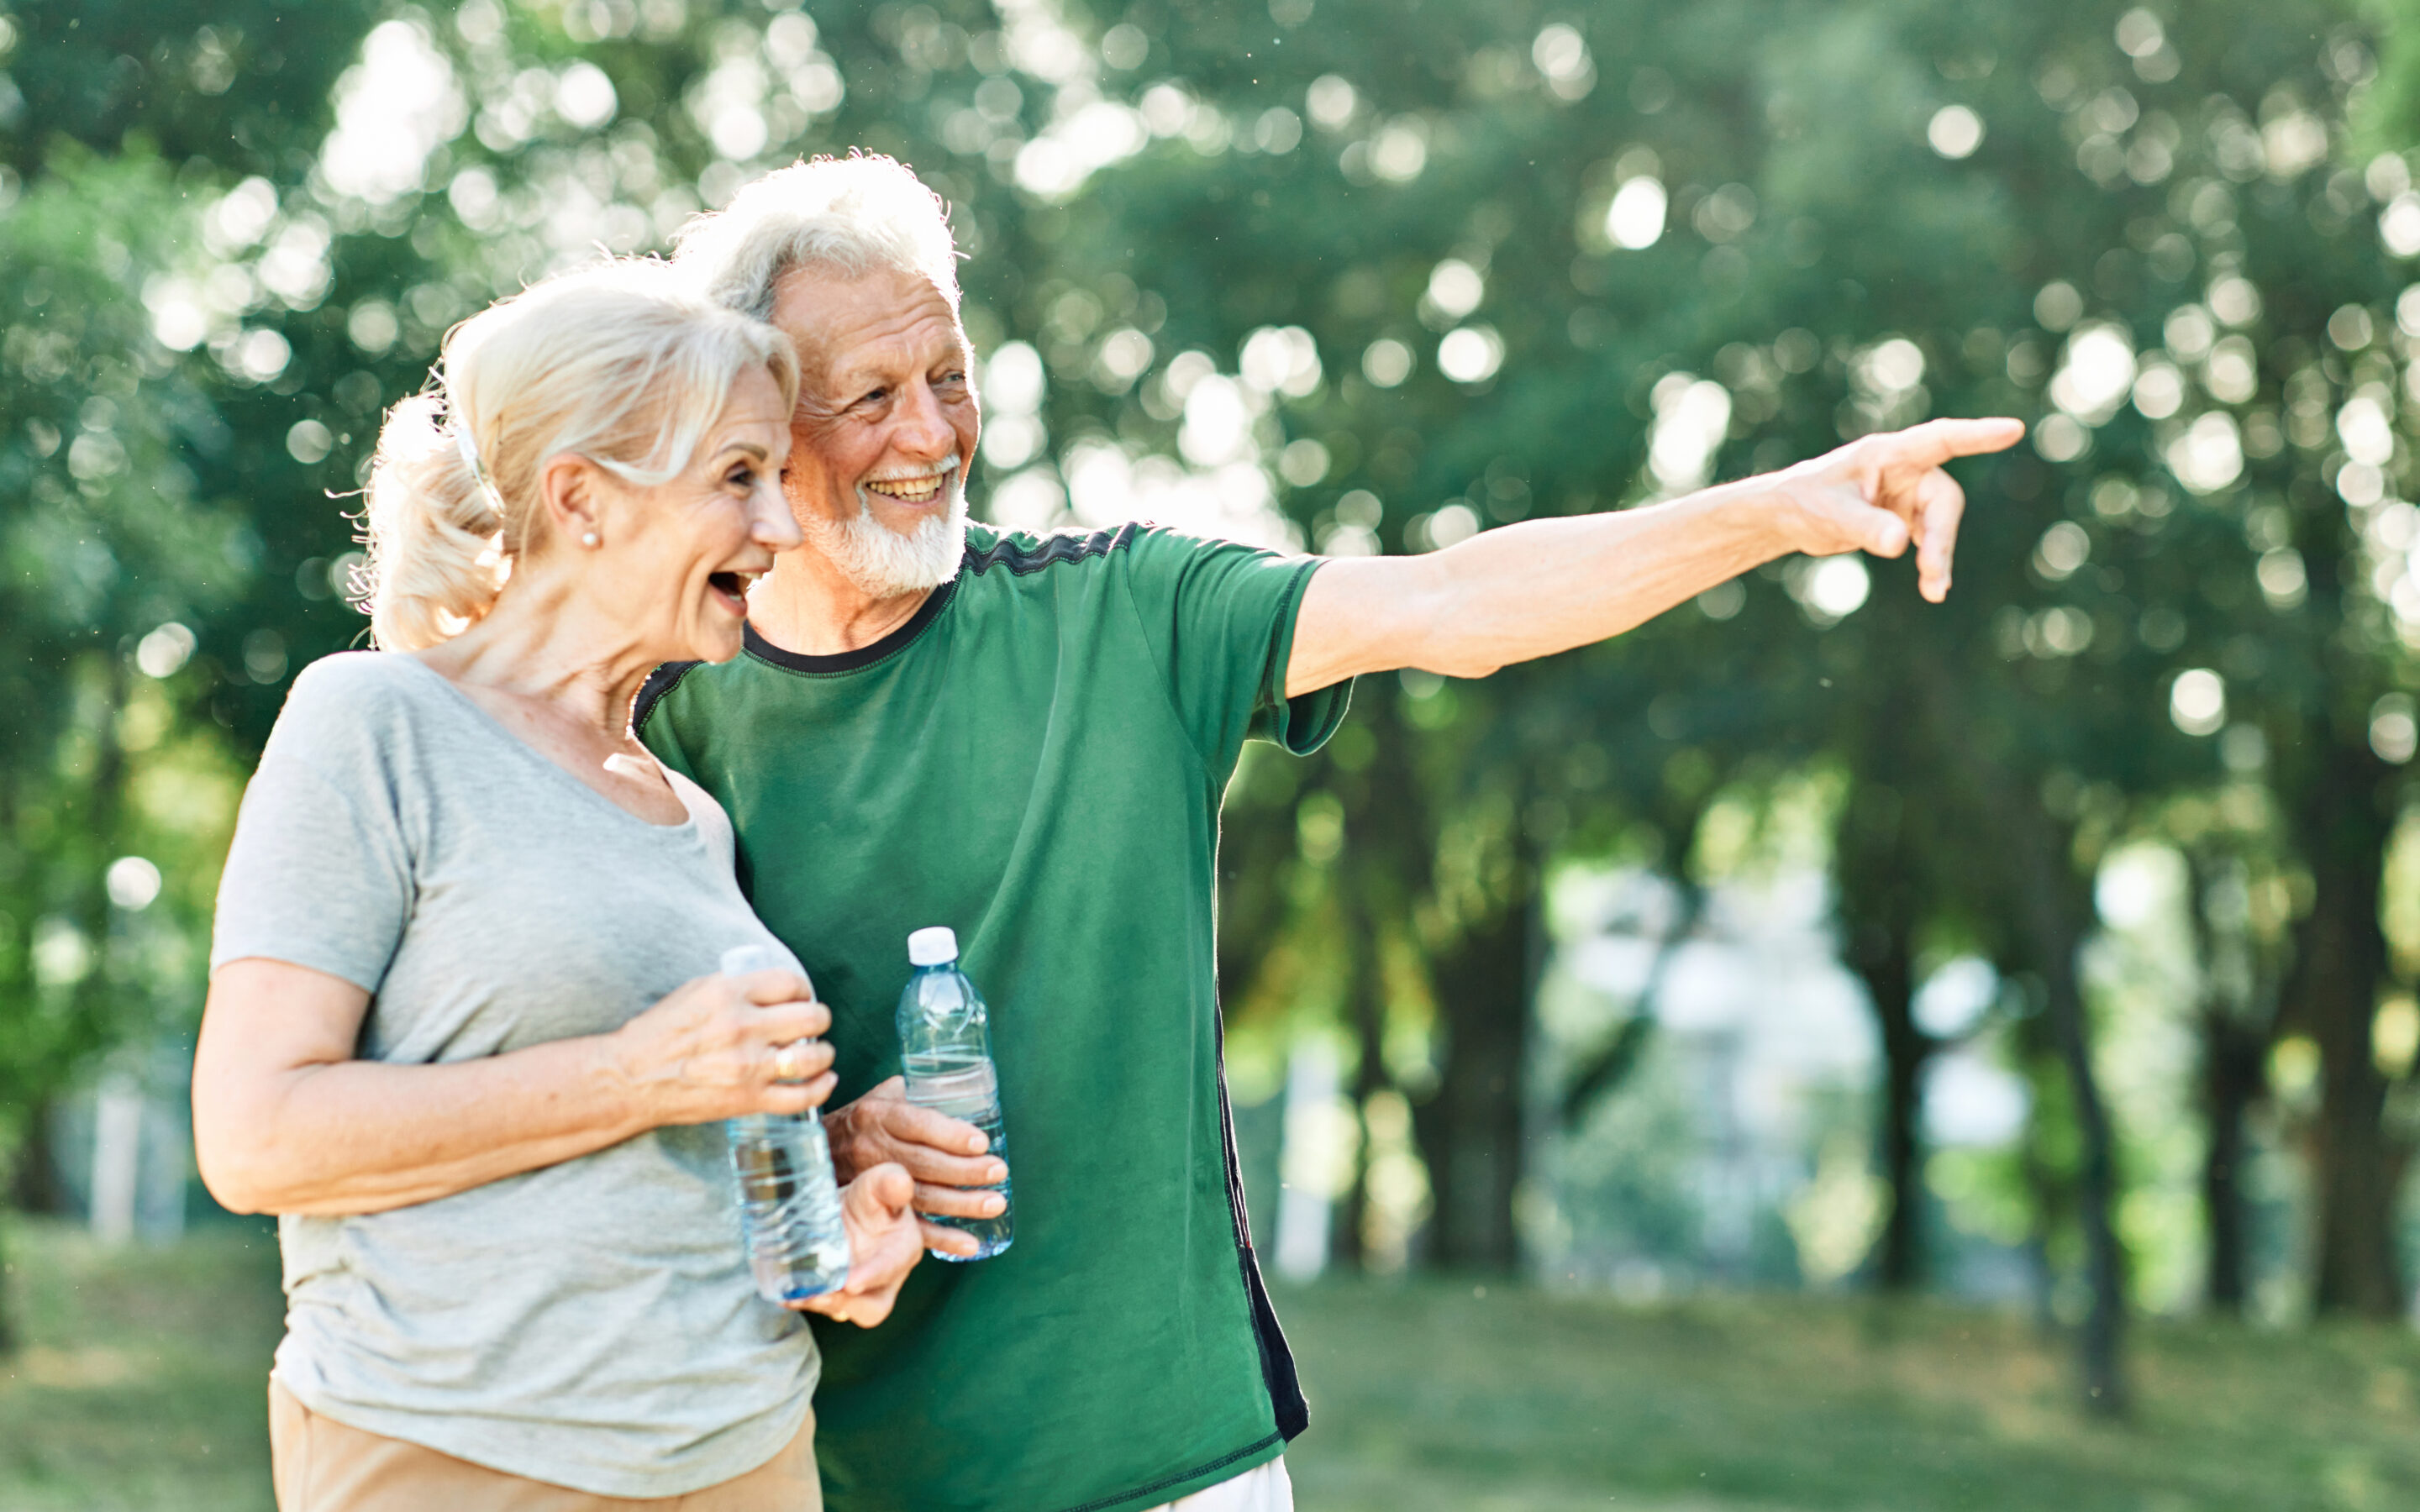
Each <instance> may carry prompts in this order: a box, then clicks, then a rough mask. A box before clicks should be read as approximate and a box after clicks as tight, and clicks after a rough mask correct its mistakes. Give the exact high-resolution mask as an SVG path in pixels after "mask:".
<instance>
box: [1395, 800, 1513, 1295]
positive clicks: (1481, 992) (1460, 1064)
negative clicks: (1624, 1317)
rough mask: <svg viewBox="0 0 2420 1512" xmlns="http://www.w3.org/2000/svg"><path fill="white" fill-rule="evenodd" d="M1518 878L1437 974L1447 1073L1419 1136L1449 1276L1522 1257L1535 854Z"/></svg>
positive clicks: (1415, 1123)
mask: <svg viewBox="0 0 2420 1512" xmlns="http://www.w3.org/2000/svg"><path fill="white" fill-rule="evenodd" d="M1517 843H1519V842H1517V841H1516V844H1517ZM1512 870H1513V872H1514V876H1513V880H1512V887H1510V888H1509V889H1508V895H1507V896H1505V897H1504V898H1503V899H1502V900H1501V901H1500V902H1499V903H1498V905H1497V907H1496V908H1495V909H1494V910H1493V911H1492V912H1490V913H1489V914H1488V915H1486V916H1485V917H1483V918H1477V919H1473V920H1471V921H1469V922H1468V923H1467V924H1466V925H1465V926H1464V927H1463V929H1462V930H1461V931H1460V932H1459V933H1457V934H1456V935H1455V936H1454V938H1452V939H1451V940H1450V941H1449V942H1448V943H1447V944H1446V945H1445V947H1444V948H1443V949H1439V950H1438V951H1437V952H1436V953H1435V957H1434V960H1433V965H1432V974H1433V978H1434V980H1435V988H1436V1002H1437V1028H1438V1031H1439V1032H1438V1037H1439V1039H1440V1040H1441V1041H1443V1044H1442V1046H1441V1048H1442V1051H1443V1057H1442V1065H1441V1068H1440V1073H1439V1076H1438V1080H1437V1088H1436V1091H1435V1095H1433V1096H1432V1097H1430V1098H1429V1099H1428V1100H1427V1101H1426V1102H1424V1103H1420V1104H1419V1106H1417V1107H1415V1108H1414V1109H1413V1119H1412V1128H1413V1134H1414V1136H1415V1137H1416V1138H1417V1139H1418V1141H1419V1147H1420V1157H1421V1159H1422V1160H1423V1161H1424V1162H1426V1163H1427V1165H1428V1170H1429V1188H1430V1191H1431V1193H1432V1194H1433V1205H1432V1211H1431V1216H1430V1219H1429V1242H1428V1256H1427V1257H1428V1261H1429V1263H1430V1264H1432V1265H1435V1266H1438V1267H1441V1268H1444V1269H1449V1270H1471V1271H1499V1272H1501V1271H1510V1270H1512V1269H1513V1268H1514V1267H1515V1266H1516V1265H1517V1264H1518V1263H1519V1260H1520V1243H1519V1239H1518V1236H1517V1234H1516V1233H1515V1232H1514V1228H1513V1222H1512V1196H1513V1192H1514V1189H1515V1188H1516V1187H1517V1186H1518V1185H1519V1184H1520V1180H1521V1169H1522V1143H1523V1137H1522V1136H1523V1129H1522V1108H1521V1087H1522V1074H1521V1073H1522V1069H1523V1067H1524V1066H1525V1065H1526V1064H1527V1061H1528V1049H1529V976H1530V969H1529V968H1530V956H1531V954H1532V945H1533V932H1532V927H1531V919H1530V913H1531V910H1532V909H1533V908H1534V907H1535V905H1536V901H1537V900H1536V893H1537V885H1538V884H1537V873H1536V864H1535V860H1534V858H1533V857H1532V856H1529V855H1528V854H1527V852H1526V847H1524V850H1523V854H1522V855H1521V856H1519V857H1518V859H1517V860H1516V861H1515V862H1514V863H1513V868H1512Z"/></svg>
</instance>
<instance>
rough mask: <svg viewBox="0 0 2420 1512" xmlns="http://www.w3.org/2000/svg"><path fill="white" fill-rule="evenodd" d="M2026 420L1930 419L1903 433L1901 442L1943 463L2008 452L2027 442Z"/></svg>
mask: <svg viewBox="0 0 2420 1512" xmlns="http://www.w3.org/2000/svg"><path fill="white" fill-rule="evenodd" d="M2024 435H2025V423H2024V421H2022V420H2013V419H2010V418H2009V417H2008V416H2005V415H2000V416H1994V417H1992V418H1990V419H1985V420H1961V419H1955V418H1950V417H1944V418H1943V419H1940V420H1928V421H1926V422H1925V423H1924V424H1921V425H1911V426H1909V427H1908V428H1907V429H1906V430H1903V431H1901V432H1900V440H1905V441H1908V442H1910V443H1912V449H1914V450H1916V451H1918V452H1920V453H1922V454H1923V455H1924V456H1925V457H1926V458H1927V459H1928V460H1930V461H1931V462H1942V461H1947V459H1948V458H1950V457H1953V456H1978V455H1982V454H1983V453H1986V452H2005V451H2007V450H2008V449H2009V447H2011V446H2014V445H2016V444H2017V442H2019V441H2021V440H2024Z"/></svg>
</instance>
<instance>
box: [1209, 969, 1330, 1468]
mask: <svg viewBox="0 0 2420 1512" xmlns="http://www.w3.org/2000/svg"><path fill="white" fill-rule="evenodd" d="M1218 1133H1219V1134H1220V1135H1221V1136H1223V1140H1224V1143H1225V1145H1226V1156H1227V1200H1228V1202H1229V1203H1230V1204H1231V1205H1232V1206H1233V1208H1234V1210H1235V1259H1236V1262H1237V1263H1238V1264H1239V1265H1241V1266H1242V1267H1243V1270H1244V1289H1245V1290H1246V1291H1247V1292H1249V1294H1250V1295H1251V1299H1252V1333H1253V1335H1254V1336H1255V1337H1256V1339H1257V1340H1258V1341H1259V1343H1260V1346H1261V1380H1262V1381H1263V1383H1264V1384H1265V1385H1266V1386H1267V1387H1268V1389H1269V1410H1270V1411H1271V1412H1273V1413H1275V1414H1276V1417H1277V1420H1278V1431H1279V1432H1280V1433H1281V1434H1283V1435H1285V1438H1286V1442H1287V1443H1293V1442H1294V1441H1295V1440H1296V1439H1298V1438H1300V1437H1302V1430H1303V1429H1305V1428H1307V1427H1311V1404H1310V1403H1309V1402H1307V1401H1305V1400H1304V1399H1303V1395H1302V1378H1301V1377H1300V1376H1299V1375H1297V1374H1296V1373H1295V1367H1294V1350H1291V1349H1289V1348H1288V1347H1287V1346H1286V1336H1285V1330H1284V1329H1282V1328H1280V1327H1279V1326H1278V1310H1277V1309H1276V1308H1275V1307H1273V1306H1271V1305H1270V1304H1269V1288H1268V1287H1267V1285H1266V1284H1264V1282H1263V1281H1262V1280H1261V1262H1260V1254H1259V1251H1258V1249H1257V1248H1256V1246H1254V1244H1253V1243H1252V1220H1251V1214H1250V1212H1249V1210H1248V1209H1247V1207H1246V1205H1245V1201H1244V1166H1243V1162H1242V1160H1241V1159H1240V1158H1239V1157H1238V1156H1237V1155H1236V1152H1235V1113H1234V1109H1233V1107H1232V1106H1230V1105H1229V1103H1228V1102H1227V1020H1226V1014H1225V1013H1224V1011H1221V1012H1220V1014H1219V1015H1218Z"/></svg>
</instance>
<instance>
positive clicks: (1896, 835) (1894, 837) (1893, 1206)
mask: <svg viewBox="0 0 2420 1512" xmlns="http://www.w3.org/2000/svg"><path fill="white" fill-rule="evenodd" d="M1887 769H1888V768H1887V766H1886V767H1885V770H1887ZM1903 810H1904V804H1903V802H1902V800H1901V798H1900V795H1899V792H1898V790H1896V789H1894V788H1891V787H1888V786H1885V785H1882V784H1880V783H1868V784H1862V785H1860V786H1859V787H1858V788H1857V789H1855V790H1854V792H1853V793H1852V794H1851V795H1850V798H1849V801H1848V802H1847V803H1846V804H1845V805H1843V807H1842V810H1841V814H1840V825H1839V829H1838V833H1837V835H1836V836H1835V837H1834V841H1833V872H1834V875H1835V880H1836V882H1837V884H1838V887H1839V897H1840V902H1839V914H1840V926H1841V933H1842V934H1843V936H1844V938H1843V940H1842V942H1841V943H1842V945H1843V946H1844V947H1845V949H1844V951H1843V953H1844V954H1845V955H1846V956H1847V958H1848V964H1849V966H1850V968H1851V969H1852V970H1854V971H1855V972H1856V974H1857V977H1858V979H1859V980H1862V981H1863V982H1864V983H1865V986H1866V995H1867V997H1868V998H1869V999H1870V1000H1871V1002H1872V1004H1873V1010H1874V1018H1875V1022H1876V1024H1877V1025H1878V1026H1880V1028H1881V1030H1882V1045H1883V1070H1882V1088H1881V1089H1882V1099H1881V1106H1880V1107H1878V1108H1877V1109H1876V1110H1875V1120H1874V1121H1875V1131H1874V1134H1875V1155H1876V1164H1878V1165H1880V1166H1881V1168H1882V1175H1883V1180H1885V1182H1887V1183H1888V1184H1889V1187H1890V1195H1891V1201H1890V1211H1889V1212H1888V1213H1887V1214H1886V1215H1885V1218H1884V1220H1883V1229H1882V1232H1881V1233H1880V1234H1878V1235H1876V1236H1875V1240H1874V1248H1873V1253H1872V1254H1871V1256H1870V1257H1869V1259H1868V1262H1867V1263H1868V1267H1869V1271H1870V1273H1871V1275H1872V1277H1873V1282H1874V1285H1875V1287H1876V1288H1878V1289H1880V1290H1882V1291H1884V1292H1886V1293H1893V1294H1905V1293H1908V1292H1912V1291H1915V1290H1916V1289H1918V1288H1921V1287H1922V1286H1923V1284H1924V1276H1925V1255H1924V1154H1925V1151H1924V1130H1923V1118H1924V1073H1925V1069H1926V1068H1927V1067H1928V1066H1930V1065H1931V1061H1932V1057H1933V1056H1934V1055H1935V1054H1936V1053H1938V1051H1939V1050H1940V1048H1941V1042H1940V1041H1937V1040H1935V1039H1934V1038H1933V1037H1932V1036H1931V1035H1929V1034H1927V1033H1925V1032H1924V1030H1923V1029H1922V1028H1920V1027H1918V1026H1917V1025H1916V927H1917V925H1918V924H1919V923H1921V922H1922V919H1921V914H1920V911H1921V908H1922V899H1921V897H1920V891H1921V887H1922V884H1921V882H1920V881H1919V872H1918V867H1919V866H1920V864H1921V858H1920V857H1919V856H1916V854H1915V852H1916V846H1914V845H1912V844H1909V843H1907V827H1906V826H1907V817H1908V816H1907V815H1906V814H1905V813H1904V811H1903Z"/></svg>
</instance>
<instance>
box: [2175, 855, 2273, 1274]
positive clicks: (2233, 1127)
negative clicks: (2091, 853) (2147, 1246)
mask: <svg viewBox="0 0 2420 1512" xmlns="http://www.w3.org/2000/svg"><path fill="white" fill-rule="evenodd" d="M2185 864H2186V867H2187V869H2188V872H2189V874H2190V876H2191V880H2192V887H2193V896H2192V899H2191V901H2190V907H2189V909H2188V912H2189V914H2190V916H2191V918H2192V921H2193V929H2194V942H2195V948H2196V953H2197V954H2198V955H2199V957H2200V959H2201V972H2202V989H2201V1001H2200V1004H2199V1006H2198V1009H2197V1011H2196V1018H2197V1020H2198V1024H2199V1027H2200V1031H2201V1065H2200V1084H2201V1085H2200V1092H2201V1109H2202V1119H2203V1124H2204V1136H2205V1137H2204V1141H2203V1146H2202V1162H2201V1202H2202V1219H2203V1228H2204V1233H2205V1236H2206V1240H2205V1246H2206V1248H2205V1255H2204V1259H2203V1276H2204V1280H2203V1292H2204V1297H2205V1300H2206V1301H2207V1303H2208V1304H2209V1306H2210V1308H2211V1310H2212V1311H2214V1312H2220V1313H2226V1314H2229V1315H2232V1316H2236V1317H2241V1316H2242V1313H2243V1309H2244V1306H2245V1304H2247V1303H2248V1302H2249V1301H2250V1299H2251V1284H2252V1283H2251V1257H2250V1223H2251V1219H2250V1214H2249V1212H2248V1211H2247V1210H2246V1208H2245V1205H2244V1196H2243V1163H2244V1160H2245V1158H2246V1156H2247V1155H2248V1153H2249V1151H2250V1136H2249V1131H2248V1129H2247V1127H2246V1123H2245V1120H2246V1119H2247V1118H2248V1117H2249V1115H2250V1112H2251V1108H2252V1104H2253V1103H2256V1102H2257V1101H2258V1100H2259V1099H2260V1097H2261V1096H2262V1094H2264V1093H2265V1092H2266V1091H2267V1090H2268V1083H2269V1077H2268V1062H2269V1047H2270V1045H2271V1044H2272V1043H2273V1042H2274V1041H2275V1039H2276V1034H2277V992H2276V985H2277V984H2276V980H2275V974H2274V972H2273V970H2270V969H2264V966H2263V964H2262V962H2261V961H2260V959H2259V952H2258V951H2257V949H2256V947H2255V945H2254V941H2253V939H2252V930H2251V919H2250V909H2249V899H2248V896H2247V887H2246V882H2245V878H2244V867H2243V863H2242V859H2241V858H2240V857H2220V856H2211V855H2208V854H2206V853H2205V852H2204V850H2203V848H2202V847H2200V846H2192V845H2189V846H2187V847H2186V848H2185Z"/></svg>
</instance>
